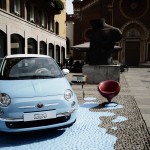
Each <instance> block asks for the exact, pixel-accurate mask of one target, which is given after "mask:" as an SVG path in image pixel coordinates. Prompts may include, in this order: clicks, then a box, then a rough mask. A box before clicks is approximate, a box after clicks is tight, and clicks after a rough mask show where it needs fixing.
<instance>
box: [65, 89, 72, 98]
mask: <svg viewBox="0 0 150 150" xmlns="http://www.w3.org/2000/svg"><path fill="white" fill-rule="evenodd" d="M72 96H73V93H72V91H71V90H66V91H65V93H64V97H65V99H66V100H71V99H72Z"/></svg>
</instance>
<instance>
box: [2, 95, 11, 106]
mask: <svg viewBox="0 0 150 150" xmlns="http://www.w3.org/2000/svg"><path fill="white" fill-rule="evenodd" d="M10 102H11V99H10V97H9V95H7V94H5V93H0V106H2V107H7V106H8V105H9V104H10Z"/></svg>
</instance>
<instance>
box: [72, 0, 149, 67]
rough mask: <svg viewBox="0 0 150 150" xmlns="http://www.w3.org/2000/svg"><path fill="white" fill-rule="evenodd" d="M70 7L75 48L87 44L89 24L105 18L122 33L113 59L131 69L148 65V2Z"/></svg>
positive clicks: (120, 0) (86, 0) (89, 1)
mask: <svg viewBox="0 0 150 150" xmlns="http://www.w3.org/2000/svg"><path fill="white" fill-rule="evenodd" d="M73 6H74V23H75V24H74V45H77V44H81V43H84V42H87V41H89V40H90V33H91V25H90V20H93V19H100V18H105V20H106V23H107V24H109V25H112V26H114V27H117V28H119V29H120V30H121V31H122V33H123V38H122V40H121V41H120V42H118V43H116V44H117V45H119V46H121V47H122V50H121V51H120V52H118V53H117V54H114V56H113V57H114V59H117V60H118V61H119V62H122V63H127V64H129V65H130V66H137V65H139V64H141V63H145V62H147V61H150V22H149V20H150V0H83V1H81V0H74V1H73ZM74 57H78V54H77V53H75V52H74Z"/></svg>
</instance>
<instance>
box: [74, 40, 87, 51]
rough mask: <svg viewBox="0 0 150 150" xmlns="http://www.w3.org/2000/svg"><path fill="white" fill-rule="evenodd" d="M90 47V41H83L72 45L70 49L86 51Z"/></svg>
mask: <svg viewBox="0 0 150 150" xmlns="http://www.w3.org/2000/svg"><path fill="white" fill-rule="evenodd" d="M89 48H90V42H85V43H83V44H79V45H75V46H72V47H71V49H72V50H74V51H78V52H87V51H88V49H89Z"/></svg>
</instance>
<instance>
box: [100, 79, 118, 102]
mask: <svg viewBox="0 0 150 150" xmlns="http://www.w3.org/2000/svg"><path fill="white" fill-rule="evenodd" d="M97 88H98V91H99V93H100V94H101V95H102V96H103V97H105V98H106V99H107V100H108V103H110V102H111V100H112V98H113V97H115V96H117V94H118V93H119V92H120V83H119V82H117V81H115V80H106V81H102V82H100V83H99V85H98V86H97Z"/></svg>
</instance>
